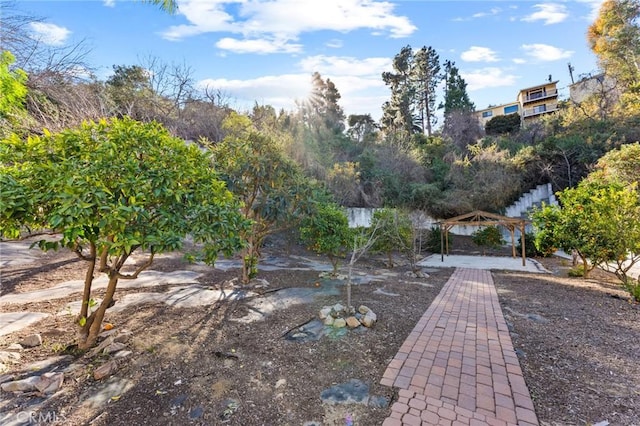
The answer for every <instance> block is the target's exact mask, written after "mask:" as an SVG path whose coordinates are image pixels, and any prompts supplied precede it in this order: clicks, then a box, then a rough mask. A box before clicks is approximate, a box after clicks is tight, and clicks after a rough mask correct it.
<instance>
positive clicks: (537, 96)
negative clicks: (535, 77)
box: [523, 89, 558, 102]
mask: <svg viewBox="0 0 640 426" xmlns="http://www.w3.org/2000/svg"><path fill="white" fill-rule="evenodd" d="M556 96H558V89H551V90H547V91H545V92H537V93H532V94H530V95H527V96H525V97H524V100H523V102H534V101H539V100H541V99H546V98H555V97H556Z"/></svg>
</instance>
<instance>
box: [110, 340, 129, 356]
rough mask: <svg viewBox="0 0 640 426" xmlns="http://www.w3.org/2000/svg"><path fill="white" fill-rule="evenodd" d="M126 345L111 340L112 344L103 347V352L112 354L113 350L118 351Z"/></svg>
mask: <svg viewBox="0 0 640 426" xmlns="http://www.w3.org/2000/svg"><path fill="white" fill-rule="evenodd" d="M126 347H127V345H125V344H124V343H118V342H113V343H112V344H110V345H109V346H107V347H106V348H104V353H105V354H112V353H114V352H119V351H121V350H123V349H124V348H126Z"/></svg>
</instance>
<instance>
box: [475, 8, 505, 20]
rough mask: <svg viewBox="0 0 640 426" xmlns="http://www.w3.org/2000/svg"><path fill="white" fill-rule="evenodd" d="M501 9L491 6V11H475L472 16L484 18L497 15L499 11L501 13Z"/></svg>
mask: <svg viewBox="0 0 640 426" xmlns="http://www.w3.org/2000/svg"><path fill="white" fill-rule="evenodd" d="M501 10H502V9H500V8H499V7H493V8H491V10H489V12H479V13H474V14H473V15H472V17H474V18H484V17H485V16H493V15H497V14H498V13H500V12H501Z"/></svg>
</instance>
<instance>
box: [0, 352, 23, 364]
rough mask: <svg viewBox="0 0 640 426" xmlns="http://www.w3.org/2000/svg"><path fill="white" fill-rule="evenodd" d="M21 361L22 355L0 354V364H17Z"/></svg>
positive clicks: (14, 353)
mask: <svg viewBox="0 0 640 426" xmlns="http://www.w3.org/2000/svg"><path fill="white" fill-rule="evenodd" d="M19 360H20V354H19V353H17V352H5V351H2V352H0V362H2V363H15V362H17V361H19Z"/></svg>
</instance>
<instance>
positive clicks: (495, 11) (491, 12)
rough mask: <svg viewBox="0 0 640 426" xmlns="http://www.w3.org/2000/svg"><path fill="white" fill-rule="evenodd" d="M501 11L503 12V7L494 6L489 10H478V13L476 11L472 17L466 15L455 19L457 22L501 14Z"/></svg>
mask: <svg viewBox="0 0 640 426" xmlns="http://www.w3.org/2000/svg"><path fill="white" fill-rule="evenodd" d="M500 12H502V9H500V8H499V7H494V8H491V9H490V10H489V11H488V12H478V13H474V14H473V15H471V16H470V17H466V18H463V17H458V18H454V19H453V20H454V21H456V22H465V21H471V20H472V19H480V18H485V17H487V16H494V15H497V14H499V13H500Z"/></svg>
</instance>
